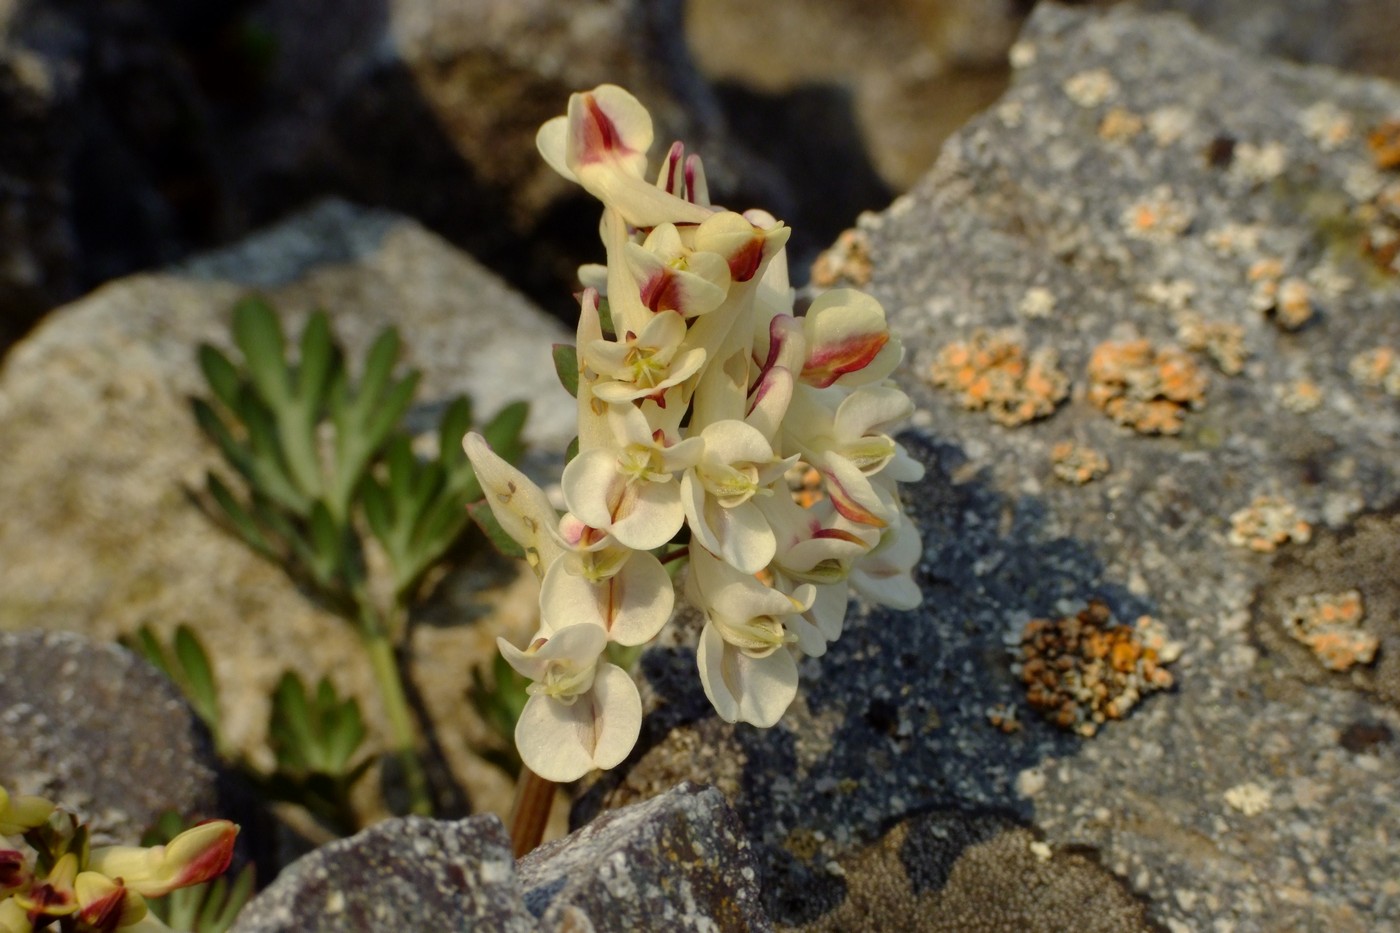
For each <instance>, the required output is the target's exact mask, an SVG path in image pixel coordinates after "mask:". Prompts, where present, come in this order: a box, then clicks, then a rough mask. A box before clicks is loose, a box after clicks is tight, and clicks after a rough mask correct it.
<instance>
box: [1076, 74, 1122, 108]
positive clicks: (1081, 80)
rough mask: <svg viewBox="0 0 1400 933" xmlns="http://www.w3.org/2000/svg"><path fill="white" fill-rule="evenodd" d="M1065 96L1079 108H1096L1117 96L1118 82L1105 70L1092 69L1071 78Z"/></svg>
mask: <svg viewBox="0 0 1400 933" xmlns="http://www.w3.org/2000/svg"><path fill="white" fill-rule="evenodd" d="M1064 90H1065V94H1066V95H1068V97H1069V99H1070V100H1072V101H1074V102H1075V103H1076V104H1078V105H1079V106H1081V107H1097V106H1099V105H1100V104H1103V103H1105V102H1107V101H1110V100H1112V99H1113V98H1115V97H1117V96H1118V80H1117V79H1116V78H1114V77H1113V75H1111V74H1109V73H1108V69H1106V68H1092V69H1090V70H1088V71H1081V72H1079V73H1078V74H1076V75H1074V76H1072V77H1071V78H1070V79H1069V80H1068V81H1066V82H1065V84H1064Z"/></svg>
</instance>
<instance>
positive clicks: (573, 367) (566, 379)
mask: <svg viewBox="0 0 1400 933" xmlns="http://www.w3.org/2000/svg"><path fill="white" fill-rule="evenodd" d="M554 372H555V373H556V374H557V375H558V376H559V384H560V385H562V386H563V387H564V389H565V391H567V392H568V393H569V394H570V395H572V396H573V397H574V398H578V351H577V350H576V349H574V346H573V344H568V343H556V344H555V345H554Z"/></svg>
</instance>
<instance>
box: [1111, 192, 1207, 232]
mask: <svg viewBox="0 0 1400 933" xmlns="http://www.w3.org/2000/svg"><path fill="white" fill-rule="evenodd" d="M1194 216H1195V213H1194V212H1193V211H1192V210H1191V207H1190V206H1189V205H1188V204H1186V203H1185V202H1184V201H1180V200H1178V199H1177V198H1176V196H1175V195H1173V194H1172V189H1171V188H1169V187H1167V186H1166V185H1161V186H1159V187H1158V188H1156V189H1155V190H1153V192H1152V193H1151V194H1150V195H1148V196H1147V197H1146V198H1143V199H1142V200H1141V201H1136V202H1134V203H1132V204H1130V205H1128V208H1127V209H1126V210H1125V211H1123V215H1122V218H1121V222H1122V224H1123V229H1124V231H1125V232H1126V233H1127V234H1128V236H1130V237H1132V238H1134V239H1137V240H1152V241H1155V242H1158V243H1166V242H1170V241H1171V240H1174V239H1176V238H1177V237H1179V236H1181V234H1182V233H1184V232H1185V231H1186V228H1187V227H1189V226H1191V220H1192V219H1193V218H1194Z"/></svg>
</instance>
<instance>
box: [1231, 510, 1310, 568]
mask: <svg viewBox="0 0 1400 933" xmlns="http://www.w3.org/2000/svg"><path fill="white" fill-rule="evenodd" d="M1311 538H1312V526H1311V525H1309V524H1308V523H1307V522H1305V521H1303V519H1302V518H1300V517H1299V516H1298V510H1297V509H1295V508H1294V507H1293V504H1292V503H1290V502H1288V501H1287V500H1285V499H1281V498H1279V497H1278V496H1258V497H1256V498H1255V500H1254V501H1253V502H1251V503H1250V504H1249V506H1248V507H1247V508H1243V509H1240V510H1239V511H1237V512H1235V513H1234V514H1233V515H1231V516H1230V535H1229V540H1230V543H1231V544H1233V545H1235V546H1237V547H1247V548H1249V549H1250V550H1252V551H1258V552H1260V553H1261V554H1268V553H1271V552H1273V551H1274V550H1276V549H1277V548H1279V547H1280V546H1282V545H1284V544H1287V543H1288V542H1289V541H1296V542H1298V543H1299V544H1307V543H1308V541H1309V540H1310V539H1311Z"/></svg>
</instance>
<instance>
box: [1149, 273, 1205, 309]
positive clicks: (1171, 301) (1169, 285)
mask: <svg viewBox="0 0 1400 933" xmlns="http://www.w3.org/2000/svg"><path fill="white" fill-rule="evenodd" d="M1142 293H1143V296H1144V297H1145V298H1147V300H1148V301H1151V302H1153V303H1155V304H1159V305H1163V306H1165V307H1167V308H1168V309H1170V310H1172V311H1185V310H1186V309H1187V308H1189V307H1191V302H1192V301H1194V300H1195V298H1196V283H1195V282H1192V281H1191V280H1190V279H1156V280H1154V281H1151V282H1148V283H1147V285H1146V286H1145V287H1144V288H1143V290H1142Z"/></svg>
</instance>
